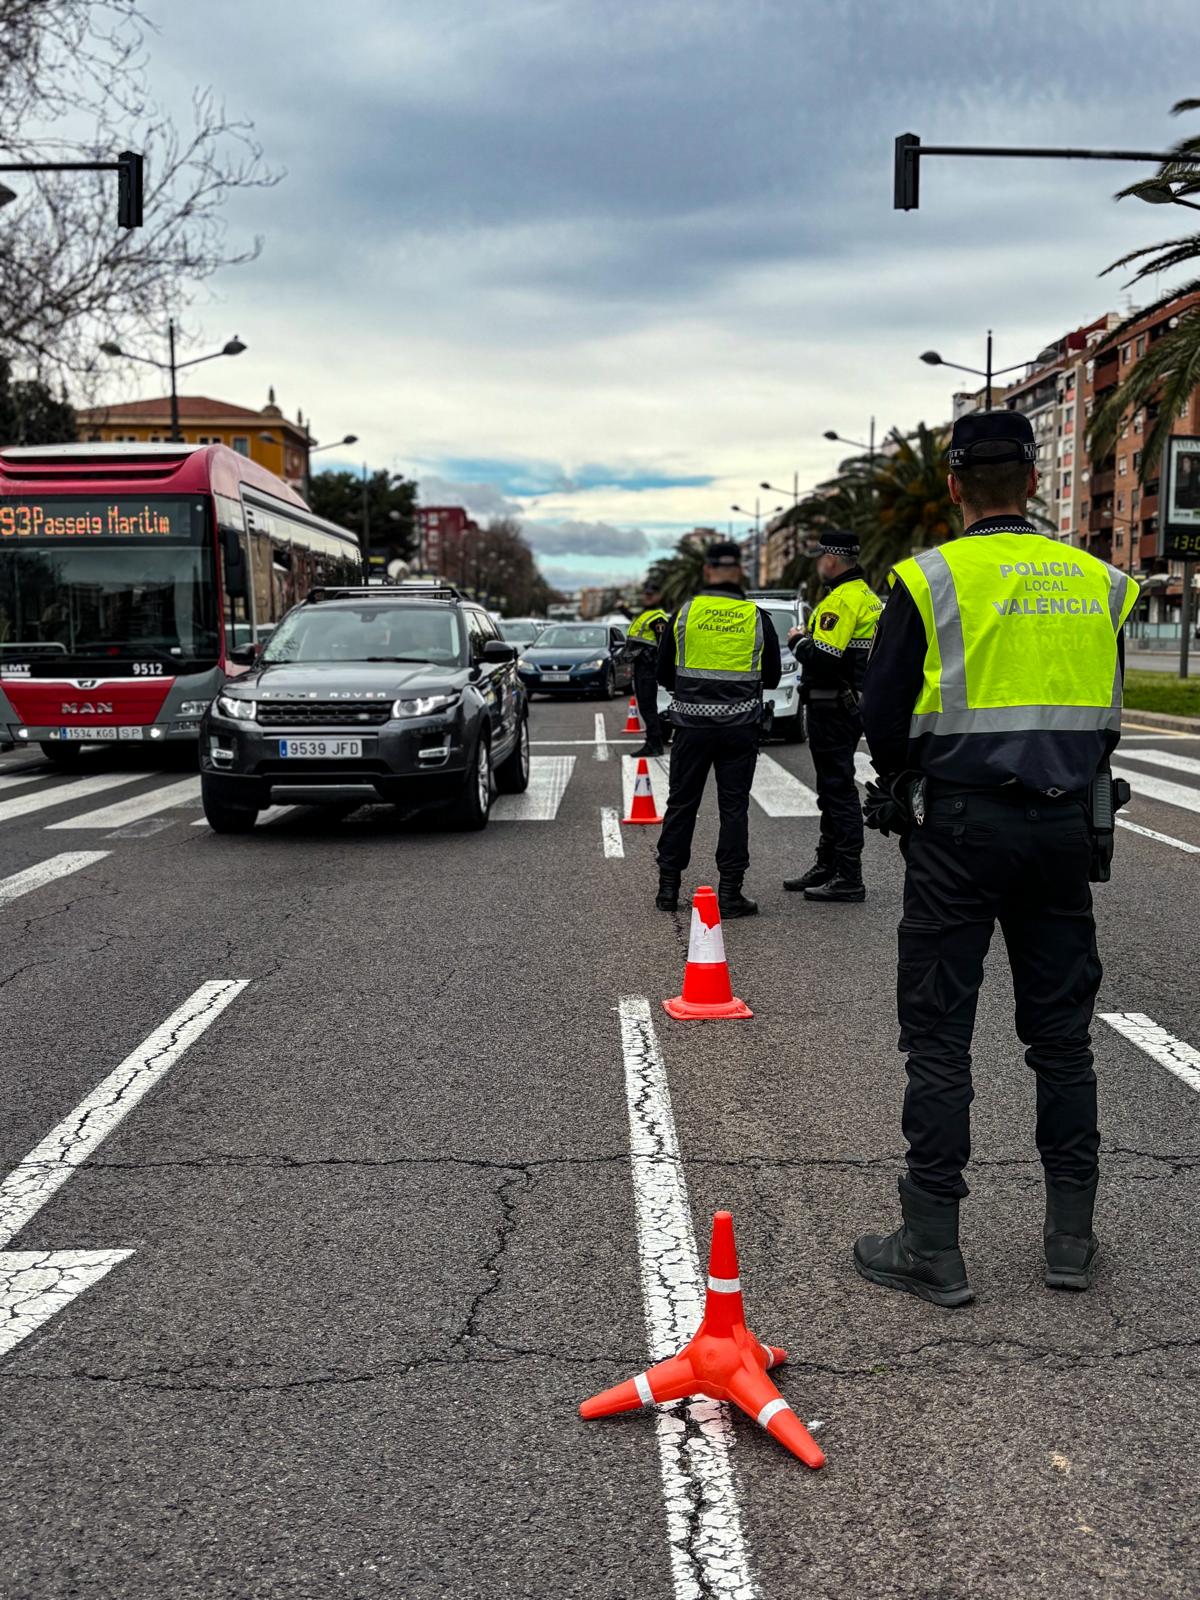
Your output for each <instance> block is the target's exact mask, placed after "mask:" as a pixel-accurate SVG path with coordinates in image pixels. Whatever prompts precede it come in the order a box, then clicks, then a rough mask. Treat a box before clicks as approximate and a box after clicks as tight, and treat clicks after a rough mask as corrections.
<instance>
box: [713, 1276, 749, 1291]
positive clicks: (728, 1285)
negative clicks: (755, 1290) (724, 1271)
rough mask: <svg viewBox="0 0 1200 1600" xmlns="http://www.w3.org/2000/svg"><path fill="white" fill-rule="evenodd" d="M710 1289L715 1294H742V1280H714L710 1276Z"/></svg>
mask: <svg viewBox="0 0 1200 1600" xmlns="http://www.w3.org/2000/svg"><path fill="white" fill-rule="evenodd" d="M708 1287H709V1288H710V1289H711V1290H712V1292H713V1293H714V1294H741V1292H742V1280H741V1279H740V1278H714V1277H712V1276H711V1275H710V1276H709V1280H708Z"/></svg>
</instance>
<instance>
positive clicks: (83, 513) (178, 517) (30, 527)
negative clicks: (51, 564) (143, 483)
mask: <svg viewBox="0 0 1200 1600" xmlns="http://www.w3.org/2000/svg"><path fill="white" fill-rule="evenodd" d="M203 509H204V504H203V501H198V500H139V499H135V498H133V497H132V496H128V495H122V496H120V497H118V498H113V499H100V498H95V499H83V498H79V497H77V496H71V497H67V496H63V497H62V498H58V497H55V498H53V499H46V500H30V499H20V500H9V499H4V500H0V541H3V540H6V539H45V540H58V539H145V540H151V541H156V540H160V539H179V540H186V541H187V542H188V543H191V542H192V541H193V539H194V538H195V537H196V536H197V534H198V533H199V532H200V530H201V529H202V527H203Z"/></svg>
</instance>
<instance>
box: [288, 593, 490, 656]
mask: <svg viewBox="0 0 1200 1600" xmlns="http://www.w3.org/2000/svg"><path fill="white" fill-rule="evenodd" d="M259 660H260V661H261V662H262V663H263V665H264V666H277V665H279V664H280V663H281V662H290V661H429V662H434V663H436V664H438V665H439V666H448V667H457V666H462V665H463V639H462V625H461V623H460V622H459V618H458V611H457V609H455V608H453V607H451V606H432V605H416V604H411V603H410V604H407V605H405V604H403V603H401V604H399V605H380V604H378V603H375V604H368V605H361V606H346V605H337V606H334V605H320V604H318V605H314V606H298V607H297V608H296V610H294V611H292V612H289V614H288V615H287V616H286V617H284V619H283V621H282V622H281V623H280V624H279V626H278V628H276V630H275V632H274V633H273V634H272V635H271V638H270V641H269V643H268V644H267V645H266V647H265V649H264V650H263V652H262V654H261V656H259Z"/></svg>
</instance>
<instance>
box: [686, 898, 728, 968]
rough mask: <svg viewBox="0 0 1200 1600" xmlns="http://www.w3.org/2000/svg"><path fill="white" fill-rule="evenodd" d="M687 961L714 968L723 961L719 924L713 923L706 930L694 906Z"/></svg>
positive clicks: (722, 943) (723, 947)
mask: <svg viewBox="0 0 1200 1600" xmlns="http://www.w3.org/2000/svg"><path fill="white" fill-rule="evenodd" d="M688 960H689V961H692V962H697V963H699V964H700V965H701V966H716V965H718V964H723V963H724V960H725V935H724V934H723V933H722V932H721V924H720V923H719V922H714V923H713V925H712V927H711V928H706V927H705V925H704V923H703V922H702V920H701V918H700V913H699V912H698V911H697V910H696V909H695V907H694V906H693V908H692V931H691V936H690V937H689V939H688Z"/></svg>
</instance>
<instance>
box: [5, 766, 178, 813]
mask: <svg viewBox="0 0 1200 1600" xmlns="http://www.w3.org/2000/svg"><path fill="white" fill-rule="evenodd" d="M145 778H146V774H145V773H144V772H100V773H97V774H96V776H95V777H94V778H75V779H73V780H72V781H71V782H70V783H56V784H55V785H54V787H53V788H52V789H45V788H40V789H38V790H37V791H36V793H34V794H19V795H17V797H16V799H15V800H0V822H10V821H11V820H12V818H13V817H26V816H28V815H29V813H30V812H31V811H45V810H47V809H48V808H49V807H50V806H65V805H70V803H71V801H72V800H81V799H83V798H85V797H86V796H87V795H89V794H100V793H102V792H103V790H105V789H119V788H120V786H121V785H122V784H123V783H143V782H144V781H145Z"/></svg>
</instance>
